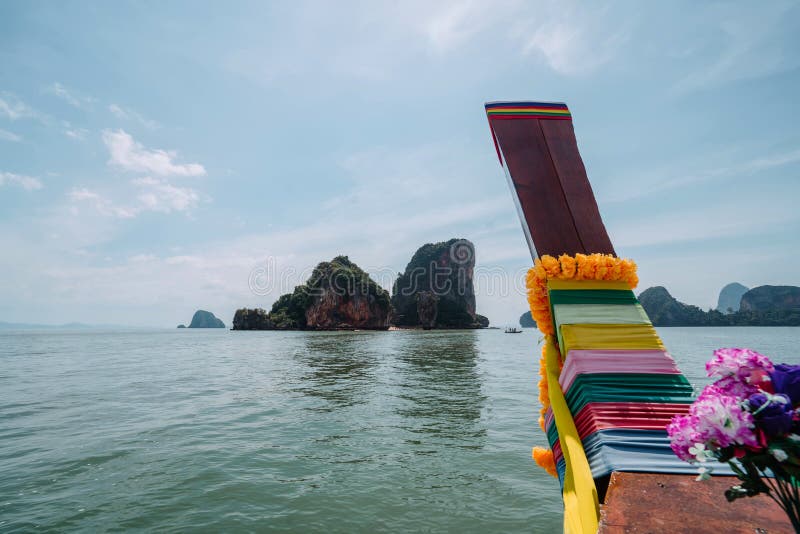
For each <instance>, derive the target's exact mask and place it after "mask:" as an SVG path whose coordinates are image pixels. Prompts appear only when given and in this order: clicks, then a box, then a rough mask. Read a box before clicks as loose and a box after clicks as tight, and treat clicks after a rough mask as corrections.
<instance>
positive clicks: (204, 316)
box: [178, 310, 225, 328]
mask: <svg viewBox="0 0 800 534" xmlns="http://www.w3.org/2000/svg"><path fill="white" fill-rule="evenodd" d="M181 327H183V328H186V327H185V326H184V325H178V328H181ZM189 328H225V323H223V322H222V321H221V320H220V319H217V317H216V316H215V315H214V314H213V313H211V312H209V311H205V310H197V311H196V312H194V315H193V316H192V322H191V323H189Z"/></svg>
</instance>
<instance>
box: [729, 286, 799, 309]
mask: <svg viewBox="0 0 800 534" xmlns="http://www.w3.org/2000/svg"><path fill="white" fill-rule="evenodd" d="M741 310H742V311H754V312H766V311H790V310H791V311H798V310H800V287H796V286H759V287H754V288H753V289H751V290H750V291H748V292H747V293H745V294H744V295H742V300H741Z"/></svg>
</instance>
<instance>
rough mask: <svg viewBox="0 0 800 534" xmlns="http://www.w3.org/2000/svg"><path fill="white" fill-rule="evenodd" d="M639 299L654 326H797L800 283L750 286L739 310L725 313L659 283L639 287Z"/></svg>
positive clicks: (799, 316)
mask: <svg viewBox="0 0 800 534" xmlns="http://www.w3.org/2000/svg"><path fill="white" fill-rule="evenodd" d="M639 302H640V303H641V304H642V307H643V308H644V309H645V311H646V312H647V315H648V316H649V317H650V320H651V321H652V322H653V325H654V326H800V287H795V286H759V287H756V288H753V289H750V290H748V291H746V292H745V293H744V294H743V295H742V296H741V299H740V302H739V306H737V308H735V309H737V310H738V311H728V312H727V313H723V312H722V311H720V310H719V309H716V310H708V311H703V310H701V309H700V308H699V307H697V306H692V305H690V304H684V303H683V302H680V301H678V300H677V299H675V298H674V297H673V296H672V295H670V294H669V291H667V290H666V289H665V288H663V287H661V286H658V287H651V288H648V289H646V290H644V291H642V292H641V293H640V294H639ZM728 309H729V310H733V309H734V308H733V306H728ZM726 311H727V310H726Z"/></svg>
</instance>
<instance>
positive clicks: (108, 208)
mask: <svg viewBox="0 0 800 534" xmlns="http://www.w3.org/2000/svg"><path fill="white" fill-rule="evenodd" d="M69 199H70V200H71V201H72V202H74V203H88V204H91V205H92V206H94V208H95V210H96V211H97V213H99V214H100V215H106V216H111V217H117V218H120V219H131V218H133V217H136V215H137V214H138V210H136V209H135V208H129V207H125V206H120V205H117V204H115V203H114V202H113V201H112V200H110V199H108V198H106V197H104V196H102V195H100V194H99V193H96V192H95V191H90V190H89V189H86V188H82V189H73V190H72V191H70V193H69ZM75 213H77V212H75Z"/></svg>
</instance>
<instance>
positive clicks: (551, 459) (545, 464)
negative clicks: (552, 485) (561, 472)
mask: <svg viewBox="0 0 800 534" xmlns="http://www.w3.org/2000/svg"><path fill="white" fill-rule="evenodd" d="M532 456H533V459H534V461H535V462H536V464H537V465H538V466H539V467H541V468H542V469H544V470H545V471H547V472H548V473H549V474H550V476H552V477H555V478H558V471H556V458H555V456H553V451H551V450H550V449H543V448H542V447H534V448H533V453H532Z"/></svg>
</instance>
